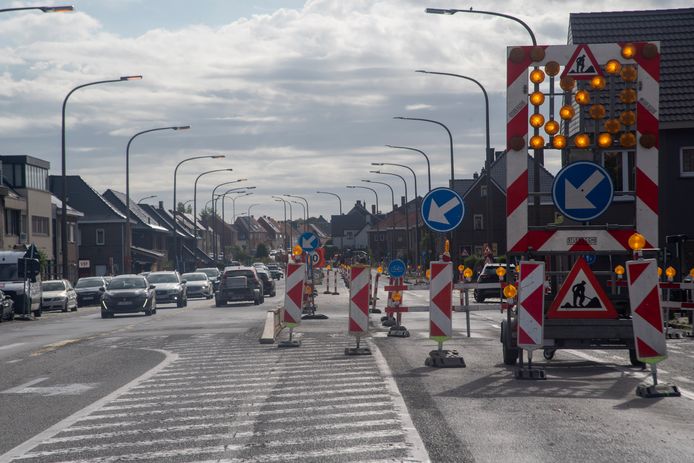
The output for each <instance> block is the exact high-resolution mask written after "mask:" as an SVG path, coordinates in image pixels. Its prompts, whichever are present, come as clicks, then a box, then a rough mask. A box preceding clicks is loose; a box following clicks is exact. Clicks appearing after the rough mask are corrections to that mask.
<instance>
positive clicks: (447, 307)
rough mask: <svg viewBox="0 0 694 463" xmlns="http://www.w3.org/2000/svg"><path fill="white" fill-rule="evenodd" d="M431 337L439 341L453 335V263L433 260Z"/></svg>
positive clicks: (430, 304)
mask: <svg viewBox="0 0 694 463" xmlns="http://www.w3.org/2000/svg"><path fill="white" fill-rule="evenodd" d="M430 269H431V283H430V284H429V301H430V302H429V337H430V338H431V339H433V340H435V341H437V342H439V343H442V342H443V341H446V340H448V339H450V338H451V337H452V336H453V320H452V318H451V315H452V311H453V263H452V262H431V265H430Z"/></svg>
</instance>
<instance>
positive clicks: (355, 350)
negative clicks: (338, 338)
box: [345, 347, 371, 355]
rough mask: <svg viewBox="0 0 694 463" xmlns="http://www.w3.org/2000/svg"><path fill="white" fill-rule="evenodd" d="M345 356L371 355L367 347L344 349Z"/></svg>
mask: <svg viewBox="0 0 694 463" xmlns="http://www.w3.org/2000/svg"><path fill="white" fill-rule="evenodd" d="M345 355H371V349H369V348H368V347H345Z"/></svg>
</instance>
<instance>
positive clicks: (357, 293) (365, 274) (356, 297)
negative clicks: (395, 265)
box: [345, 265, 371, 355]
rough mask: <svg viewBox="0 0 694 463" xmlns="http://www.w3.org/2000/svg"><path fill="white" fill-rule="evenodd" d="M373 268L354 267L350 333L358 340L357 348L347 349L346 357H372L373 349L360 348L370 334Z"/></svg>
mask: <svg viewBox="0 0 694 463" xmlns="http://www.w3.org/2000/svg"><path fill="white" fill-rule="evenodd" d="M370 282H371V267H367V266H365V265H353V266H352V268H351V269H350V283H349V322H348V332H349V334H350V335H352V336H355V337H356V338H357V346H356V347H346V348H345V355H371V349H369V348H368V347H360V346H359V343H360V341H361V337H362V336H364V335H366V334H368V332H369V283H370Z"/></svg>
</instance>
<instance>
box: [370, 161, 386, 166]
mask: <svg viewBox="0 0 694 463" xmlns="http://www.w3.org/2000/svg"><path fill="white" fill-rule="evenodd" d="M371 165H372V166H382V165H384V164H383V163H382V162H372V163H371Z"/></svg>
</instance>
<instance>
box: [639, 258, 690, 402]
mask: <svg viewBox="0 0 694 463" xmlns="http://www.w3.org/2000/svg"><path fill="white" fill-rule="evenodd" d="M626 267H627V285H628V287H629V303H630V305H631V314H632V319H633V325H634V347H635V348H636V357H637V358H638V360H639V361H641V362H643V363H648V364H650V365H651V376H652V378H653V384H652V385H647V384H640V385H639V386H638V387H637V388H636V394H637V395H639V396H641V397H648V398H651V397H679V396H680V392H679V389H677V386H674V385H672V384H667V383H660V384H659V383H658V369H657V364H658V363H659V362H662V361H663V360H665V359H666V358H667V344H666V342H665V333H664V332H663V311H662V308H661V305H660V290H659V288H658V263H657V262H656V260H655V259H640V260H631V261H628V262H627V265H626Z"/></svg>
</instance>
